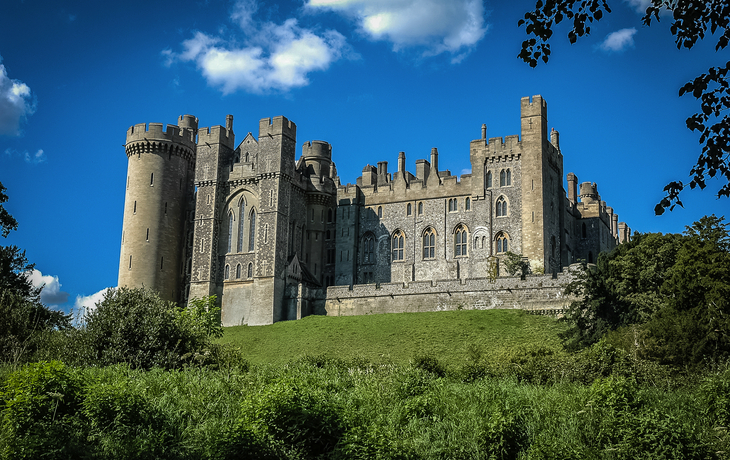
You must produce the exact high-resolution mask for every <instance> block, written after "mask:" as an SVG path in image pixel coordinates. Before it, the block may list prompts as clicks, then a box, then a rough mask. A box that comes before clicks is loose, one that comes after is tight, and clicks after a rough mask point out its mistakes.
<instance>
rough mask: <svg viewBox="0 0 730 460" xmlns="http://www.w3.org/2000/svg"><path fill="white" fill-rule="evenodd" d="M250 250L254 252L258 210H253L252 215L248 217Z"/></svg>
mask: <svg viewBox="0 0 730 460" xmlns="http://www.w3.org/2000/svg"><path fill="white" fill-rule="evenodd" d="M248 223H249V229H248V252H252V251H253V250H254V247H255V242H256V210H255V209H252V210H251V217H249V219H248Z"/></svg>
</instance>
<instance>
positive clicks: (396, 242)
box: [392, 230, 406, 260]
mask: <svg viewBox="0 0 730 460" xmlns="http://www.w3.org/2000/svg"><path fill="white" fill-rule="evenodd" d="M405 239H406V237H405V235H403V232H402V231H400V230H398V231H397V232H395V233H394V234H393V244H392V246H393V260H403V247H404V245H405Z"/></svg>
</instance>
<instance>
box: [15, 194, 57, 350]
mask: <svg viewBox="0 0 730 460" xmlns="http://www.w3.org/2000/svg"><path fill="white" fill-rule="evenodd" d="M5 190H6V189H5V187H4V186H3V185H2V183H0V235H2V236H3V237H7V236H8V234H9V233H10V231H11V230H15V229H17V228H18V222H17V221H16V220H15V219H14V218H13V216H11V215H10V213H8V212H7V211H6V210H5V208H4V207H3V206H2V203H4V202H6V201H7V200H8V197H7V195H6V194H5V193H4V192H5ZM33 267H34V265H33V264H31V263H29V262H28V259H27V258H26V256H25V251H21V250H20V249H19V248H18V247H17V246H0V361H2V362H6V363H8V362H9V363H19V362H23V361H25V360H26V359H28V358H30V357H31V356H33V354H34V353H35V352H36V351H37V349H38V348H39V347H40V346H41V345H40V340H41V334H43V333H44V332H47V331H50V330H53V329H65V328H68V327H70V315H66V314H64V313H63V312H60V311H55V310H51V309H49V308H48V307H46V306H45V305H43V304H42V303H41V301H40V289H36V288H34V287H33V284H32V283H31V281H30V279H29V278H28V276H27V274H28V272H29V271H30V270H32V269H33Z"/></svg>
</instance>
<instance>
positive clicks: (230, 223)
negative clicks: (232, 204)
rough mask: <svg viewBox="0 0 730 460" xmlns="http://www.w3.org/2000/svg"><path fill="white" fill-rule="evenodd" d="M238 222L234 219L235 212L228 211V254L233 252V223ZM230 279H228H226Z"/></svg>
mask: <svg viewBox="0 0 730 460" xmlns="http://www.w3.org/2000/svg"><path fill="white" fill-rule="evenodd" d="M234 220H236V219H235V217H233V211H228V249H227V250H226V252H231V245H232V242H233V221H234ZM226 279H228V278H226Z"/></svg>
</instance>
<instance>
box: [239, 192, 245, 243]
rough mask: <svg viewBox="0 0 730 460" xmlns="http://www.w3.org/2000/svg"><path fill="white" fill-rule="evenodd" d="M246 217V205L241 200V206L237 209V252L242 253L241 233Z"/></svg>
mask: <svg viewBox="0 0 730 460" xmlns="http://www.w3.org/2000/svg"><path fill="white" fill-rule="evenodd" d="M245 215H246V203H245V202H244V201H243V198H242V199H241V204H240V206H239V207H238V217H239V219H238V248H237V249H238V252H243V231H244V228H245V227H244V218H243V216H245Z"/></svg>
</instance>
